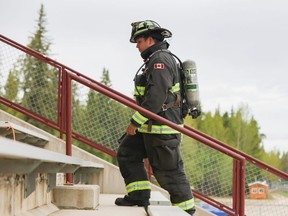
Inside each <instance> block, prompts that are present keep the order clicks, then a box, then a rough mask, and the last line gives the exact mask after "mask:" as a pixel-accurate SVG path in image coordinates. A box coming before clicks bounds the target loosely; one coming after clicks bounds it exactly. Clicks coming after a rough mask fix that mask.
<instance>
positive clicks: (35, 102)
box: [0, 42, 288, 216]
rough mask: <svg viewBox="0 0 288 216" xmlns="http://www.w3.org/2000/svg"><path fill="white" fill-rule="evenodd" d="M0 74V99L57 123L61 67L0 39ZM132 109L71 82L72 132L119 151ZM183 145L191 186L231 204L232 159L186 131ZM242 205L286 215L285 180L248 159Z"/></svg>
mask: <svg viewBox="0 0 288 216" xmlns="http://www.w3.org/2000/svg"><path fill="white" fill-rule="evenodd" d="M0 77H1V78H0V96H1V98H4V99H5V100H7V101H10V102H12V103H11V104H15V105H17V106H19V107H23V108H25V109H27V110H30V111H32V112H33V113H35V114H37V115H39V116H42V117H44V118H45V119H48V120H49V121H51V122H53V123H54V124H55V125H58V124H59V119H58V116H60V117H61V115H62V114H63V113H62V114H61V113H59V112H60V111H59V110H63V109H61V108H63V107H61V106H62V105H61V103H60V99H61V98H63V97H64V95H61V94H60V93H61V88H63V85H62V84H61V85H59V81H61V79H62V74H61V70H60V68H59V67H56V66H53V65H52V64H48V63H45V62H43V61H41V60H38V59H36V58H35V57H32V56H31V55H28V54H25V53H24V52H22V51H20V50H18V49H16V48H14V47H12V46H10V45H7V44H5V43H4V42H0ZM0 108H1V109H3V110H5V111H9V112H12V114H14V115H17V116H19V117H22V118H24V119H25V120H27V121H30V120H28V118H27V117H25V116H24V115H21V114H19V113H16V111H15V110H13V109H11V107H9V106H7V104H6V105H3V104H0ZM64 109H65V107H64ZM133 113H134V110H133V109H131V108H129V107H127V106H125V105H123V104H121V103H119V102H117V101H115V100H113V99H111V98H109V97H107V96H105V95H103V94H100V93H98V92H96V91H94V90H93V89H91V88H89V87H87V86H85V85H83V84H81V83H78V82H76V81H72V129H73V132H74V133H77V134H79V135H81V136H83V137H85V138H87V139H89V140H91V141H92V142H95V143H97V144H100V145H102V146H105V147H106V148H109V149H111V150H113V151H117V148H118V145H119V144H118V139H119V138H120V137H121V136H122V135H123V134H124V133H125V130H126V126H127V125H128V124H129V121H130V118H131V115H132V114H133ZM0 120H1V119H0ZM35 122H36V121H33V122H32V123H35ZM36 124H37V123H36ZM36 126H39V125H36ZM42 128H43V125H42ZM44 129H45V127H44ZM50 132H51V130H50ZM181 150H182V157H183V160H184V165H185V170H186V173H187V176H188V178H189V181H190V183H191V186H192V187H193V188H194V189H195V190H197V191H199V192H200V193H202V194H204V195H206V196H209V197H211V198H213V199H215V200H216V201H218V202H220V203H223V204H224V205H226V206H228V207H230V208H233V198H232V193H233V158H231V157H229V156H227V155H225V154H223V153H221V152H219V151H217V150H215V149H212V148H210V147H208V146H206V145H204V144H202V143H199V142H198V141H197V140H194V139H192V138H190V137H188V136H186V135H184V136H183V141H182V144H181ZM196 201H197V203H198V204H200V203H201V202H202V201H201V200H197V199H196ZM245 205H246V208H245V211H246V215H248V216H265V215H267V216H268V215H269V216H270V215H277V216H286V215H288V182H287V180H286V181H285V179H281V178H280V177H278V176H276V175H275V174H272V173H270V172H268V171H266V170H263V169H260V168H259V167H257V166H256V165H254V164H252V163H247V166H246V198H245Z"/></svg>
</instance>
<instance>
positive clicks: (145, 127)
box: [138, 124, 183, 134]
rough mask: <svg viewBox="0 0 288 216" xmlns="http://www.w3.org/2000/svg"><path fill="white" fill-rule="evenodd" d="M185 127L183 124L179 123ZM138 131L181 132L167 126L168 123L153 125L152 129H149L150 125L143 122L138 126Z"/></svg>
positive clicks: (155, 132) (156, 132)
mask: <svg viewBox="0 0 288 216" xmlns="http://www.w3.org/2000/svg"><path fill="white" fill-rule="evenodd" d="M178 126H180V127H183V124H180V125H178ZM138 132H141V133H153V134H179V133H180V132H179V131H177V130H175V129H173V128H171V127H169V126H167V125H152V127H151V131H148V125H147V124H143V125H142V126H141V127H140V128H138Z"/></svg>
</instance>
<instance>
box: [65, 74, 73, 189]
mask: <svg viewBox="0 0 288 216" xmlns="http://www.w3.org/2000/svg"><path fill="white" fill-rule="evenodd" d="M66 75H67V76H66V155H69V156H71V155H72V84H71V82H72V79H71V77H70V76H69V75H68V74H66ZM66 184H73V176H72V173H67V174H66Z"/></svg>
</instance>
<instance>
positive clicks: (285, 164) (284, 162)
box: [281, 152, 288, 173]
mask: <svg viewBox="0 0 288 216" xmlns="http://www.w3.org/2000/svg"><path fill="white" fill-rule="evenodd" d="M281 170H282V171H283V172H286V173H288V152H285V153H284V154H283V155H282V157H281Z"/></svg>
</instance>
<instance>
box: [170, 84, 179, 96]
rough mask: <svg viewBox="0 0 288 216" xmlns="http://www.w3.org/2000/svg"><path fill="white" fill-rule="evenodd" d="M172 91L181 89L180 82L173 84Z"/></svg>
mask: <svg viewBox="0 0 288 216" xmlns="http://www.w3.org/2000/svg"><path fill="white" fill-rule="evenodd" d="M170 91H171V92H172V93H175V92H179V91H180V83H179V82H178V83H176V84H175V85H174V86H172V88H171V89H170Z"/></svg>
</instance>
